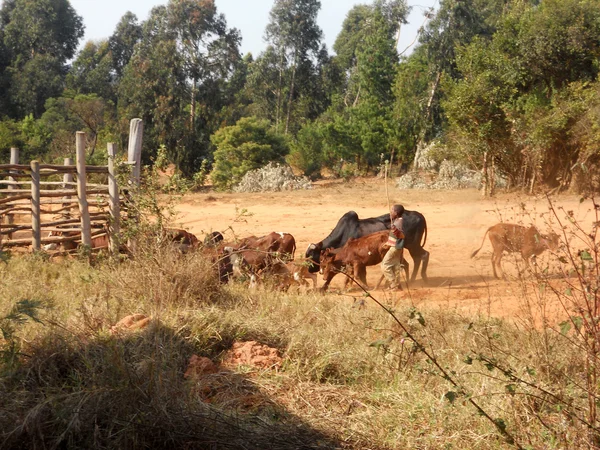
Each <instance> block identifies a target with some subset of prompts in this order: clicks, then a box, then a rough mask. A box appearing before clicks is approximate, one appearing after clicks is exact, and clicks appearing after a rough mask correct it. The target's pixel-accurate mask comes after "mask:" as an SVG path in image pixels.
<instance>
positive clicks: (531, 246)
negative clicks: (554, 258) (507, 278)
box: [471, 223, 558, 278]
mask: <svg viewBox="0 0 600 450" xmlns="http://www.w3.org/2000/svg"><path fill="white" fill-rule="evenodd" d="M488 233H489V234H490V242H491V243H492V248H493V249H494V250H493V252H492V269H493V271H494V277H496V278H500V277H499V276H498V274H497V273H496V266H498V270H499V271H500V274H501V275H502V278H504V273H503V272H502V267H501V266H500V262H501V261H502V255H503V253H504V252H505V251H506V252H508V253H521V256H522V257H523V261H525V264H526V265H527V267H529V259H530V258H531V257H532V256H537V255H540V254H541V253H543V252H544V250H546V249H550V250H555V249H556V248H557V247H558V235H557V234H556V233H554V232H551V233H550V234H548V235H544V234H541V233H540V232H539V231H538V229H537V228H536V227H534V226H533V225H531V226H530V227H529V228H526V227H524V226H521V225H515V224H512V223H498V224H496V225H494V226H492V227H489V228H488V229H487V231H486V232H485V234H484V235H483V241H482V242H481V245H480V246H479V248H478V249H477V250H475V251H474V252H473V253H472V254H471V258H473V257H474V256H475V255H476V254H477V253H478V252H479V250H481V247H483V244H484V243H485V236H486V235H487V234H488Z"/></svg>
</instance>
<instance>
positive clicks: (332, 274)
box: [321, 271, 336, 292]
mask: <svg viewBox="0 0 600 450" xmlns="http://www.w3.org/2000/svg"><path fill="white" fill-rule="evenodd" d="M335 275H336V273H335V272H333V271H332V272H331V273H329V275H328V276H327V278H324V280H325V283H324V284H323V286H321V291H322V292H325V291H326V290H327V289H328V288H329V283H331V280H333V277H335Z"/></svg>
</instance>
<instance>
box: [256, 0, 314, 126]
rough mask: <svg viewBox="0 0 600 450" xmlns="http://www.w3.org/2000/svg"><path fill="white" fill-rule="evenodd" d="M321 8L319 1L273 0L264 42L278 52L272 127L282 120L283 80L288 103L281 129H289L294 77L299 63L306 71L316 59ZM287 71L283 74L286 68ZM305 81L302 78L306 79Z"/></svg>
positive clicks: (295, 83)
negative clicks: (274, 109)
mask: <svg viewBox="0 0 600 450" xmlns="http://www.w3.org/2000/svg"><path fill="white" fill-rule="evenodd" d="M320 9H321V2H320V1H319V0H275V3H274V5H273V8H272V9H271V12H270V14H269V24H268V25H267V28H266V31H265V38H266V40H267V42H269V44H270V45H272V47H273V48H274V51H275V52H276V54H277V55H278V58H279V61H278V66H279V67H278V83H277V89H276V97H277V104H276V113H275V128H276V129H277V130H279V127H280V125H281V123H282V122H283V102H284V101H285V99H284V83H285V82H286V78H288V79H289V80H288V81H287V83H286V84H287V105H286V112H285V126H284V132H285V133H287V132H288V131H289V128H290V117H291V116H292V110H293V108H294V99H295V96H296V91H297V80H296V76H297V73H298V69H299V67H300V66H301V65H303V66H304V68H305V69H307V68H308V70H306V71H305V73H306V74H307V75H308V74H310V72H311V70H310V67H308V66H309V65H310V64H312V62H313V61H314V60H315V59H316V57H317V55H318V53H319V50H320V47H321V39H322V37H323V33H322V31H321V29H320V28H319V26H318V25H317V15H318V13H319V10H320ZM288 68H289V70H290V72H291V73H290V75H289V77H286V72H287V69H288ZM307 81H308V80H306V79H305V80H304V82H307Z"/></svg>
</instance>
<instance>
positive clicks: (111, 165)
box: [108, 142, 121, 255]
mask: <svg viewBox="0 0 600 450" xmlns="http://www.w3.org/2000/svg"><path fill="white" fill-rule="evenodd" d="M116 156H117V146H116V145H115V144H113V143H112V142H111V143H109V144H108V202H109V210H110V224H109V228H108V237H109V239H110V251H111V253H112V254H113V255H117V254H118V253H119V233H120V232H121V204H120V199H119V185H118V183H117V177H116V173H115V172H116V171H115V158H116Z"/></svg>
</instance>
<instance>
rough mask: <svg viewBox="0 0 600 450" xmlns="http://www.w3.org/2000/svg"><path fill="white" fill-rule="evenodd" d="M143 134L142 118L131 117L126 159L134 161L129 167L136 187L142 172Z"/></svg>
mask: <svg viewBox="0 0 600 450" xmlns="http://www.w3.org/2000/svg"><path fill="white" fill-rule="evenodd" d="M143 136H144V123H143V122H142V119H131V123H130V126H129V147H128V148H127V160H128V161H129V162H130V163H133V162H135V164H134V165H133V167H132V168H131V181H132V183H133V185H134V186H135V187H136V188H137V187H139V185H140V176H141V172H142V138H143Z"/></svg>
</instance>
